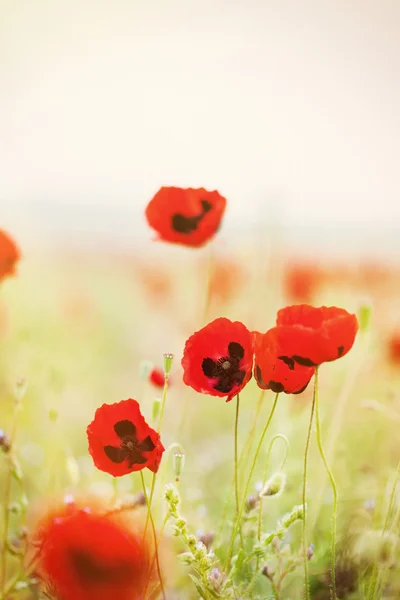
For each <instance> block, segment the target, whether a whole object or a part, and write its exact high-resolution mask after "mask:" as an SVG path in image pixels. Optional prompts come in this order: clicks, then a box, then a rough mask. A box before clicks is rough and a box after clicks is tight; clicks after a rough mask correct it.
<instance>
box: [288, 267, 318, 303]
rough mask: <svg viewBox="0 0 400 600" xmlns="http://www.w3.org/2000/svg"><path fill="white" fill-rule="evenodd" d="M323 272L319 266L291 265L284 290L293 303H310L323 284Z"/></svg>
mask: <svg viewBox="0 0 400 600" xmlns="http://www.w3.org/2000/svg"><path fill="white" fill-rule="evenodd" d="M322 275H323V273H322V271H321V270H320V269H319V268H318V266H317V265H313V264H308V263H291V264H290V265H288V266H287V268H286V272H285V277H284V290H285V293H286V296H287V297H288V298H289V300H291V301H293V302H310V301H311V300H312V299H313V298H314V296H315V294H316V292H317V290H318V287H319V286H320V284H321V281H322Z"/></svg>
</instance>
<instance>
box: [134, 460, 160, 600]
mask: <svg viewBox="0 0 400 600" xmlns="http://www.w3.org/2000/svg"><path fill="white" fill-rule="evenodd" d="M140 479H141V481H142V488H143V494H144V497H145V499H146V504H147V515H148V518H149V519H150V523H151V528H152V530H153V539H154V553H155V559H156V565H157V573H158V578H159V580H160V587H161V593H162V597H163V599H164V600H166V596H165V591H164V584H163V578H162V575H161V568H160V559H159V556H158V540H157V532H156V526H155V524H154V519H153V513H152V511H151V506H150V498H149V496H148V494H147V490H146V484H145V481H144V477H143V471H140ZM150 576H151V572H150V573H149V577H150Z"/></svg>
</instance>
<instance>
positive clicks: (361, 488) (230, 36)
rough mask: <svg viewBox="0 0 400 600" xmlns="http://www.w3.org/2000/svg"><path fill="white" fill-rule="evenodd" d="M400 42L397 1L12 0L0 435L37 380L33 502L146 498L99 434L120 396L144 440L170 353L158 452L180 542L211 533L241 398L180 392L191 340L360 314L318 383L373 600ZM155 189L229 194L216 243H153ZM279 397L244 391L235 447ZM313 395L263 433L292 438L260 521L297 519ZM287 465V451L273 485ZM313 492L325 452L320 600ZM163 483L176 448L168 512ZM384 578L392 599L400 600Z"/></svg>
mask: <svg viewBox="0 0 400 600" xmlns="http://www.w3.org/2000/svg"><path fill="white" fill-rule="evenodd" d="M399 34H400V3H399V2H397V1H396V0H380V1H378V0H330V1H329V0H327V1H321V0H302V1H301V2H299V1H298V0H226V1H221V0H202V1H201V2H193V1H189V0H187V1H184V0H180V1H178V0H169V1H168V2H167V1H165V0H147V1H144V0H141V1H139V0H130V1H128V0H125V1H124V0H114V1H112V2H110V1H105V0H68V1H64V2H63V1H50V0H3V1H2V2H0V44H1V46H0V229H4V230H5V231H7V232H8V233H9V234H10V235H11V236H12V237H13V238H14V239H15V241H16V242H17V244H18V246H19V247H20V248H21V255H22V258H21V261H19V262H18V264H17V269H16V271H17V276H16V277H15V278H9V279H7V280H6V281H4V283H3V282H2V284H1V290H0V338H1V343H2V348H4V350H3V351H2V357H1V362H0V396H1V398H2V403H1V407H0V408H1V411H0V428H1V429H2V430H4V431H5V432H8V431H10V429H11V424H10V423H11V419H12V417H11V415H12V406H13V396H14V394H15V385H16V381H17V380H18V379H19V378H21V377H22V378H25V379H26V380H27V381H28V386H27V391H26V396H25V397H24V400H23V406H22V408H21V412H20V418H19V422H18V432H17V450H18V453H19V459H20V461H21V465H22V470H23V472H24V476H25V478H26V479H25V488H26V493H27V496H28V499H29V504H31V503H33V502H36V500H37V499H38V498H40V497H42V495H43V494H45V493H48V492H55V491H62V492H65V490H69V489H71V490H72V491H73V490H74V489H76V488H77V487H78V488H80V489H85V490H90V491H96V492H100V493H101V494H103V495H108V496H110V498H113V497H114V496H113V494H114V493H115V491H116V489H117V491H118V492H119V493H124V492H130V491H138V490H139V489H140V486H138V481H137V480H135V479H133V478H121V479H120V480H119V481H118V484H117V488H113V485H112V481H111V478H110V476H108V475H106V474H104V473H99V472H98V471H96V469H95V468H94V466H93V462H92V459H91V458H90V456H89V455H88V452H87V440H86V427H87V424H88V423H89V422H90V421H91V420H92V418H93V414H94V411H95V410H96V408H98V407H99V406H100V405H101V404H103V402H106V403H113V402H117V401H119V400H121V399H125V398H128V397H134V398H137V399H138V400H139V401H140V403H141V407H142V411H143V413H144V415H145V416H146V418H147V420H148V421H149V422H150V423H153V422H154V419H153V417H152V412H153V410H154V401H155V400H156V399H157V398H159V396H160V395H161V394H162V385H163V381H161V386H160V382H159V381H158V383H157V381H155V380H154V378H152V377H151V373H152V369H153V368H154V367H155V368H157V369H162V366H163V360H162V354H163V353H164V352H172V353H174V354H175V355H176V358H175V360H174V363H173V368H172V372H171V385H170V389H169V391H168V399H167V405H166V411H165V418H164V423H163V430H162V438H163V442H164V444H165V446H166V447H168V446H170V445H171V444H174V443H179V444H182V446H183V447H184V450H185V453H186V466H185V472H184V475H183V476H182V486H181V493H182V498H183V506H184V511H185V514H186V516H187V517H188V519H189V522H190V523H191V530H193V531H196V530H197V529H199V530H200V529H204V530H206V531H207V530H213V531H217V530H218V528H219V527H221V522H222V524H223V523H224V522H225V520H226V515H227V514H229V512H227V509H228V508H229V509H231V508H232V510H233V504H232V499H233V497H232V490H231V481H232V452H233V444H232V431H233V419H234V405H233V403H231V404H228V405H227V404H225V402H224V401H223V400H221V401H219V400H218V399H215V398H212V397H210V396H205V395H200V394H197V393H195V392H194V391H193V390H191V389H189V388H187V387H185V386H184V385H183V382H182V369H181V366H180V359H181V356H182V351H183V347H184V344H185V341H186V339H187V338H188V337H189V336H190V335H191V334H192V333H193V332H194V331H196V330H198V329H199V328H200V327H202V326H203V325H204V324H205V323H206V322H208V321H211V320H212V319H213V318H215V317H217V316H222V315H223V316H226V317H229V318H231V319H233V320H235V319H237V320H241V321H242V322H243V323H245V324H246V326H247V327H248V328H249V329H250V330H253V329H258V330H259V331H262V332H265V331H266V330H267V329H269V328H270V327H272V326H273V325H274V322H275V315H276V311H277V310H278V309H279V308H281V307H282V306H284V305H286V304H288V303H298V302H309V303H312V304H315V305H321V304H327V305H336V306H343V307H344V308H346V309H347V310H348V311H350V312H357V314H359V315H360V307H363V308H364V309H365V312H366V314H367V315H368V316H370V315H371V314H372V320H371V323H367V324H365V323H364V324H363V327H362V331H361V332H360V335H359V336H358V339H357V342H356V345H355V348H354V350H352V352H351V353H350V354H349V355H348V356H346V357H344V358H343V360H342V359H341V360H340V361H337V362H335V363H334V364H329V365H324V368H323V370H321V398H323V403H322V413H323V415H322V416H323V429H324V432H323V434H324V439H325V440H327V442H328V458H329V462H330V463H331V465H332V468H333V469H334V471H335V476H336V478H337V482H338V487H339V490H340V504H339V534H338V548H339V550H338V554H340V555H341V556H342V558H341V560H339V562H338V569H339V567H340V568H341V567H343V573H342V575H341V577H342V581H341V583H342V588H341V592H340V594H339V592H338V595H339V597H341V598H351V599H352V600H353V598H359V597H360V596H351V595H349V594H351V593H352V591H354V590H355V589H357V585H358V584H357V578H358V577H359V574H360V573H361V574H363V573H364V574H365V573H368V569H370V568H371V560H372V561H375V562H378V563H379V561H378V559H376V558H373V559H371V558H370V557H369V558H368V557H367V558H365V556H366V555H367V554H368V551H369V546H368V544H369V542H365V539H364V537H363V535H364V533H365V534H366V535H367V534H368V535H369V533H370V531H371V530H372V529H374V531H375V532H379V527H381V526H382V523H383V522H384V519H385V514H386V509H387V505H388V495H389V494H390V490H391V489H392V488H391V485H390V484H391V481H392V478H393V474H394V471H395V468H396V464H397V463H398V459H399V457H398V450H399V445H398V424H399V422H400V396H399V392H398V390H399V385H400V379H399V374H400V371H399V366H400V328H399V326H400V323H399V318H400V315H399V302H398V299H399V294H400V201H399V199H400V177H399V156H400V147H399V146H400V76H399V75H400V42H399V40H400V35H399ZM162 185H166V186H168V185H175V186H180V187H205V188H207V189H209V190H213V189H217V190H218V191H219V192H220V193H221V194H222V195H223V196H224V197H226V198H227V209H226V213H225V216H224V218H223V222H222V227H221V230H220V231H219V232H218V234H217V235H216V236H215V239H214V240H212V241H211V242H210V243H209V244H207V245H206V246H205V247H204V248H200V249H198V250H195V249H193V248H185V247H183V246H173V245H172V244H166V243H161V242H159V243H154V242H153V239H154V237H155V234H154V232H153V231H152V230H151V229H150V228H149V226H148V224H147V222H146V219H145V214H144V211H145V208H146V205H147V203H148V202H149V200H150V199H151V198H152V196H153V195H154V194H155V193H156V192H157V190H158V189H159V187H160V186H162ZM366 299H367V300H366ZM371 308H372V313H370V309H371ZM367 321H368V319H367ZM325 367H326V368H325ZM159 378H160V375H159V373H158V379H159ZM156 379H157V378H156ZM162 379H163V373H162V371H161V380H162ZM282 396H283V394H282ZM272 397H273V395H272V393H270V392H267V393H266V394H265V398H264V396H261V397H260V390H259V389H258V388H257V386H256V384H255V382H254V380H253V381H251V382H250V383H249V385H248V386H247V387H246V390H245V391H244V393H243V395H242V393H241V422H240V434H239V437H240V440H239V442H240V448H243V447H244V444H245V440H246V438H247V435H248V432H249V430H250V431H251V427H252V426H254V427H253V430H252V431H253V433H254V431H255V439H258V436H259V434H260V432H261V430H262V427H263V424H264V423H265V422H266V419H267V415H268V414H269V410H270V406H271V401H272ZM257 398H260V399H259V400H258V402H259V403H262V408H261V412H260V413H257V415H258V416H256V417H254V412H255V407H256V405H257ZM311 398H312V386H311V385H310V386H309V388H308V389H307V391H306V392H305V393H304V394H302V395H301V396H293V397H286V396H285V397H283V398H281V399H280V402H279V406H278V409H277V414H276V416H275V417H274V423H273V425H272V428H271V432H270V435H271V436H272V434H273V433H275V434H276V433H283V434H284V435H286V436H287V437H288V438H289V440H290V444H291V448H290V454H289V458H288V463H287V467H286V471H287V475H288V485H287V488H286V490H285V494H283V495H282V497H281V500H280V501H279V502H278V503H276V504H275V505H274V506H272V508H271V507H270V505H268V514H267V513H266V515H265V517H266V519H265V527H273V526H274V524H275V523H276V520H277V518H278V517H279V516H281V515H282V514H283V513H284V512H285V511H286V510H291V509H292V507H293V505H296V504H299V503H300V502H301V485H302V484H301V477H302V468H303V466H302V460H303V459H302V457H303V452H304V444H305V436H306V430H307V426H308V419H309V407H310V404H311ZM259 406H261V404H259ZM152 419H153V420H152ZM252 424H253V425H252ZM314 442H315V440H314ZM263 451H264V449H263ZM266 451H267V450H266V448H265V452H266ZM244 454H246V452H244ZM247 454H250V452H248V453H247ZM281 459H282V457H281V451H280V450H279V449H278V450H277V451H276V452H274V453H273V454H272V459H271V460H272V463H271V468H274V469H276V468H277V467H278V466H279V464H280V462H281ZM263 461H265V455H264V457H262V458H261V459H260V465H259V467H258V470H257V473H256V477H255V481H254V482H252V483H253V484H254V485H253V486H252V493H256V492H257V490H259V484H260V482H261V483H262V478H263V468H264V466H263V465H264V463H263V464H261V463H262V462H263ZM243 471H244V472H245V471H246V469H245V468H244V469H243ZM6 476H7V472H6V469H5V466H4V465H2V464H1V463H0V481H3V478H5V477H6ZM146 478H147V481H149V478H148V474H146ZM323 478H324V474H323V469H322V464H321V461H320V458H319V456H318V453H317V449H316V444H315V443H313V445H312V448H311V454H310V486H309V487H310V490H312V492H310V515H312V520H313V523H312V531H311V532H310V541H313V542H315V544H316V558H315V561H314V563H313V565H315V566H312V567H311V570H312V572H313V578H314V586H315V589H316V590H318V589H319V588H322V589H323V592H322V595H320V596H318V595H317V592H316V593H315V595H314V596H313V598H314V597H315V598H318V599H319V600H324V599H325V598H327V597H328V596H327V595H326V594H325V591H326V590H327V589H328V588H327V583H326V582H327V575H326V573H327V570H328V568H329V567H328V564H329V544H330V538H329V528H330V525H329V523H330V518H331V505H332V494H331V492H330V488H329V486H328V485H327V481H325V483H324V479H323ZM325 479H326V478H325ZM166 481H174V471H173V463H172V460H171V455H170V454H169V455H168V457H167V456H166V458H165V460H164V462H163V467H162V473H161V474H160V483H159V484H157V490H156V491H157V494H158V503H159V504H160V505H161V495H162V486H163V483H165V482H166ZM256 485H258V487H256ZM257 493H258V492H257ZM13 494H14V496H13V498H14V500H15V501H17V500H18V495H17V493H16V492H15V490H13ZM397 500H398V501H397V506H398V513H396V515H397V516H396V519H395V520H394V525H393V526H392V525H391V527H392V530H393V531H397V533H399V532H400V529H399V527H400V525H399V523H400V516H399V515H400V498H397ZM228 505H229V506H228ZM371 507H372V508H371ZM24 511H25V509H23V511H22V513H19V514H22V515H23V518H24V514H25V513H24ZM360 512H361V513H362V519H363V520H362V523H361V525H360V524H359V521H357V523H356V525H355V526H354V527H355V528H354V531H355V533H354V532H353V529H352V528H351V526H352V524H353V522H355V520H356V517H357V515H358V516H359V514H360ZM267 517H268V520H267ZM23 518H22V517H20V516H18V517H15V518H14V517H13V519H14V520H13V522H12V527H13V528H14V529H13V530H15V531H16V530H17V525H18V524H21V523H22V524H23V523H24V520H23ZM18 519H20V520H19V521H18ZM310 527H311V526H310ZM396 527H397V529H396ZM221 532H222V535H221V536H220V538H219V540H217V542H216V544H215V547H216V549H217V550H218V548H219V547H220V548H223V547H224V544H226V540H225V538H224V536H223V532H224V527H223V525H222V527H221V529H220V533H221ZM360 532H361V534H362V535H361V534H360ZM311 533H312V534H313V536H314V537H311ZM353 533H354V536H355V539H356V541H357V544H358V546H357V547H356V549H354V548H355V546H354V544H353V541H352V540H350V541H349V539H348V538H349V537H351V536H352V535H353ZM376 535H378V533H377V534H376ZM379 535H380V534H379ZM359 537H360V538H361V542H359ZM293 539H294V547H295V549H296V551H297V549H298V547H299V535H298V534H296V535H295V536H294V538H293ZM396 539H397V538H396ZM396 543H397V542H396ZM359 544H361V546H360V545H359ZM363 544H364V545H363ZM360 548H361V550H360ZM399 548H400V542H399V545H398V549H399ZM364 550H365V553H364V554H363V552H364ZM348 553H349V556H350V558H349V556H348ZM360 557H361V558H360ZM379 560H380V559H379ZM390 560H391V556H390ZM390 560H389V559H387V558H385V561H386V562H385V563H379V568H381V566H382V564H384V567H385V568H386V567H387V568H389V566H390V565H392V563H391V562H390ZM396 560H397V562H396V563H395V564H397V565H398V564H400V559H396ZM365 561H367V563H366V562H365ZM368 561H369V562H368ZM365 564H367V567H366V566H365ZM373 564H375V563H373ZM338 572H339V571H338ZM349 572H350V574H349ZM393 573H394V574H393V575H392V583H391V585H392V588H391V593H392V592H393V595H391V596H388V597H391V598H394V597H400V575H399V571H398V568H397V570H395V571H393ZM362 576H364V575H362ZM296 577H298V579H295V580H294V589H295V590H297V591H298V590H299V589H300V588H301V585H300V587H299V584H298V582H299V581H300V578H301V576H300V575H298V576H297V575H296ZM349 578H350V579H349ZM185 581H186V583H181V582H179V584H177V587H178V588H182V589H183V588H184V587H185V586H186V585H187V578H186V580H185ZM338 581H339V575H338ZM349 581H350V583H349ZM343 586H344V587H343ZM346 586H347V587H346ZM263 589H264V588H263ZM338 589H339V584H338ZM343 590H344V591H343ZM348 590H350V592H349V591H348ZM393 590H394V591H393ZM263 593H264V592H263ZM324 594H325V595H324ZM181 597H184V598H185V600H186V599H188V598H191V597H192V596H191V595H189V594H187V593H186V592H185V594H184V596H179V595H178V596H177V598H181ZM261 597H265V595H261ZM290 597H291V598H296V599H297V597H298V596H296V595H293V594H292V595H290ZM363 597H364V596H363Z"/></svg>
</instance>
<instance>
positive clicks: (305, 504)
mask: <svg viewBox="0 0 400 600" xmlns="http://www.w3.org/2000/svg"><path fill="white" fill-rule="evenodd" d="M314 410H315V393H314V395H313V401H312V406H311V415H310V424H309V426H308V433H307V441H306V447H305V449H304V471H303V506H304V518H303V557H304V591H305V600H309V598H310V587H309V582H308V555H307V548H308V545H307V508H306V507H307V468H308V450H309V448H310V440H311V431H312V424H313V417H314Z"/></svg>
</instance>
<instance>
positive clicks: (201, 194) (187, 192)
mask: <svg viewBox="0 0 400 600" xmlns="http://www.w3.org/2000/svg"><path fill="white" fill-rule="evenodd" d="M225 206H226V199H225V198H223V197H222V196H221V195H220V194H219V193H218V192H217V191H213V192H208V191H207V190H205V189H204V188H199V189H193V188H188V189H183V188H179V187H162V188H160V190H159V191H158V192H157V193H156V195H155V196H154V197H153V199H152V200H151V201H150V202H149V204H148V205H147V208H146V218H147V221H148V223H149V225H150V227H152V228H153V229H155V230H156V231H157V233H158V234H159V239H161V240H163V241H165V242H172V243H174V244H183V245H185V246H193V247H198V246H202V245H203V244H205V243H206V242H208V241H209V240H210V239H211V238H212V237H213V236H214V234H215V233H216V231H217V230H218V228H219V226H220V222H221V219H222V216H223V214H224V212H225Z"/></svg>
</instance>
